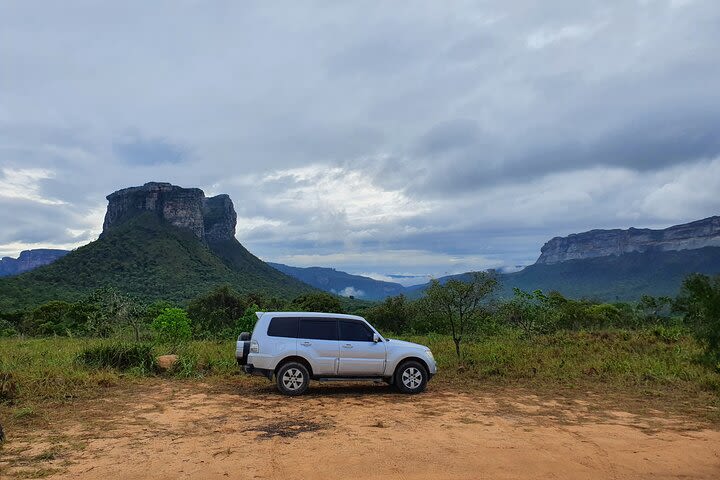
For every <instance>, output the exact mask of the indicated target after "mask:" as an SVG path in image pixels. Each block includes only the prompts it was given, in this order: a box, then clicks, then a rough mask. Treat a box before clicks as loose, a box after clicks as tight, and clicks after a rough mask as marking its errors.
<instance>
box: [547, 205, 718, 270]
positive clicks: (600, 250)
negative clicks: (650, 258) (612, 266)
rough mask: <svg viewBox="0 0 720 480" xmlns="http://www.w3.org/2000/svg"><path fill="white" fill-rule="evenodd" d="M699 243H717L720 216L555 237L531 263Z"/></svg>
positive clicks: (700, 245)
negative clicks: (655, 227)
mask: <svg viewBox="0 0 720 480" xmlns="http://www.w3.org/2000/svg"><path fill="white" fill-rule="evenodd" d="M703 247H720V217H718V216H716V217H709V218H705V219H703V220H697V221H695V222H691V223H686V224H683V225H675V226H673V227H669V228H666V229H663V230H651V229H649V228H630V229H628V230H620V229H616V230H591V231H589V232H583V233H575V234H572V235H568V236H567V237H555V238H553V239H552V240H550V241H549V242H547V243H546V244H545V245H543V247H542V248H541V249H540V252H541V254H540V258H538V259H537V262H535V263H540V264H553V263H560V262H564V261H567V260H580V259H585V258H594V257H606V256H611V255H614V256H617V255H622V254H624V253H633V252H638V253H642V252H657V251H669V250H694V249H698V248H703Z"/></svg>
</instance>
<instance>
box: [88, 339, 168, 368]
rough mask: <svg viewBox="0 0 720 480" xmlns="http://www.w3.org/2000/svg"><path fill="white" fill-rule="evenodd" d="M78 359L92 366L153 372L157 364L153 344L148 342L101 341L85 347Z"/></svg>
mask: <svg viewBox="0 0 720 480" xmlns="http://www.w3.org/2000/svg"><path fill="white" fill-rule="evenodd" d="M77 360H78V362H80V363H81V364H83V365H85V366H87V367H92V368H101V369H102V368H114V369H117V370H119V371H126V370H130V369H131V368H134V369H138V371H140V372H143V373H148V372H151V371H152V370H153V366H154V364H155V356H154V355H153V346H152V345H150V344H146V343H101V344H98V345H94V346H91V347H88V348H86V349H84V350H83V351H82V352H81V353H80V354H79V355H78V356H77Z"/></svg>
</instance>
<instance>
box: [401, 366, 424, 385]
mask: <svg viewBox="0 0 720 480" xmlns="http://www.w3.org/2000/svg"><path fill="white" fill-rule="evenodd" d="M402 382H403V385H405V386H406V387H407V388H411V389H413V390H414V389H416V388H418V387H419V386H420V384H421V383H422V373H421V372H420V370H419V369H417V368H415V367H410V368H406V369H405V370H404V371H403V374H402Z"/></svg>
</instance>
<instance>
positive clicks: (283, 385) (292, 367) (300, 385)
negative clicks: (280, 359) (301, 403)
mask: <svg viewBox="0 0 720 480" xmlns="http://www.w3.org/2000/svg"><path fill="white" fill-rule="evenodd" d="M276 382H277V387H278V390H280V393H282V394H284V395H290V396H296V395H302V394H303V393H305V391H306V390H307V389H308V386H309V385H310V372H308V369H307V367H305V365H303V364H302V363H299V362H288V363H286V364H284V365H283V366H282V367H280V369H279V370H278V372H277V375H276Z"/></svg>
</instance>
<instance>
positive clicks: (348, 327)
mask: <svg viewBox="0 0 720 480" xmlns="http://www.w3.org/2000/svg"><path fill="white" fill-rule="evenodd" d="M374 333H375V332H373V331H372V330H370V328H369V327H368V326H367V325H365V324H364V323H363V322H358V321H354V320H340V340H345V341H348V342H372V341H373V334H374Z"/></svg>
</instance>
